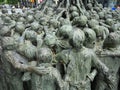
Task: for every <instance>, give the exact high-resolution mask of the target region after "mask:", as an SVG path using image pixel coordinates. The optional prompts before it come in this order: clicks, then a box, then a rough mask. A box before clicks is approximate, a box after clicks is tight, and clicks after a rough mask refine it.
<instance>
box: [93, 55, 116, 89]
mask: <svg viewBox="0 0 120 90" xmlns="http://www.w3.org/2000/svg"><path fill="white" fill-rule="evenodd" d="M93 66H94V67H95V68H97V70H98V72H100V73H102V74H103V75H104V81H105V83H106V85H107V86H108V88H109V90H113V88H114V84H113V81H112V80H111V76H110V74H109V68H108V67H107V66H106V65H105V64H104V63H102V62H101V61H100V60H99V59H98V57H97V56H96V55H95V54H94V55H93Z"/></svg>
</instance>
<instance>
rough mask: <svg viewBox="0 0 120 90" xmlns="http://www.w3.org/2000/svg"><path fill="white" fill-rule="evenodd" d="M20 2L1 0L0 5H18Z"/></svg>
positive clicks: (16, 0)
mask: <svg viewBox="0 0 120 90" xmlns="http://www.w3.org/2000/svg"><path fill="white" fill-rule="evenodd" d="M17 2H18V0H0V4H3V3H7V4H17Z"/></svg>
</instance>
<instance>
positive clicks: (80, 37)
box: [70, 28, 85, 49]
mask: <svg viewBox="0 0 120 90" xmlns="http://www.w3.org/2000/svg"><path fill="white" fill-rule="evenodd" d="M84 41H85V34H84V32H83V31H82V30H81V29H79V28H76V29H75V30H74V32H73V36H72V38H71V39H70V44H71V45H72V46H73V47H74V48H78V49H81V48H82V47H83V43H84Z"/></svg>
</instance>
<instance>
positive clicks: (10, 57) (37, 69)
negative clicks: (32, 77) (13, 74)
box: [4, 51, 49, 75]
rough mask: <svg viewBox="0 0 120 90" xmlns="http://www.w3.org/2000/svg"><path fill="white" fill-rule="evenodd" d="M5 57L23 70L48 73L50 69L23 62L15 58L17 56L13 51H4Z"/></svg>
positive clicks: (15, 66)
mask: <svg viewBox="0 0 120 90" xmlns="http://www.w3.org/2000/svg"><path fill="white" fill-rule="evenodd" d="M4 57H5V58H6V60H7V61H8V62H10V63H11V64H12V65H13V67H14V68H16V69H19V70H21V71H29V72H35V73H36V74H39V75H41V74H46V73H48V72H49V69H48V68H47V69H46V68H44V67H35V66H30V65H27V64H22V63H20V62H19V61H20V60H19V61H18V60H16V59H15V56H14V55H13V52H12V51H7V52H5V53H4Z"/></svg>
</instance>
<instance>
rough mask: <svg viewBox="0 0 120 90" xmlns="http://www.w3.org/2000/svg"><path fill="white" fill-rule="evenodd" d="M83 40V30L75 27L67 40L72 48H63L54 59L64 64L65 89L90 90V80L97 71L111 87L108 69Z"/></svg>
mask: <svg viewBox="0 0 120 90" xmlns="http://www.w3.org/2000/svg"><path fill="white" fill-rule="evenodd" d="M84 40H85V35H84V32H83V31H82V30H80V29H78V28H76V29H75V30H74V32H73V36H72V39H71V40H70V41H69V42H70V44H71V45H72V49H69V50H63V51H61V52H60V53H58V54H57V55H56V60H58V61H59V62H60V63H62V64H64V69H65V75H64V79H65V81H66V82H67V83H68V84H67V85H66V86H67V87H66V89H65V90H91V85H90V81H92V80H94V77H95V75H96V74H97V72H101V73H103V74H104V77H105V79H106V82H107V85H108V86H109V87H110V89H111V86H112V84H111V81H110V80H109V77H107V76H108V70H109V69H108V68H107V67H106V66H105V64H103V63H102V62H101V61H100V60H99V59H98V58H97V56H96V54H95V53H94V52H93V50H91V49H88V48H85V47H84V46H83V42H84ZM92 68H93V71H92ZM91 71H92V72H91ZM110 89H109V90H110Z"/></svg>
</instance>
